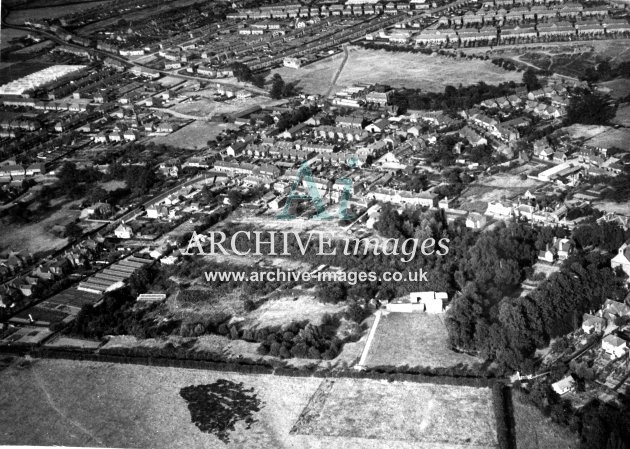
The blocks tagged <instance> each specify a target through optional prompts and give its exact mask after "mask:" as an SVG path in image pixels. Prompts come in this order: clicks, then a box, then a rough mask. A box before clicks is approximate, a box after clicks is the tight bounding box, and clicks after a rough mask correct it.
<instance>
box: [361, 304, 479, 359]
mask: <svg viewBox="0 0 630 449" xmlns="http://www.w3.org/2000/svg"><path fill="white" fill-rule="evenodd" d="M443 318H444V317H443V316H442V315H441V314H439V315H438V314H436V315H433V314H428V313H400V312H392V313H387V312H385V313H383V316H382V317H381V320H380V322H379V323H378V327H377V328H376V334H375V335H374V340H373V341H372V345H371V346H370V349H369V353H368V356H367V359H366V361H365V365H366V366H368V367H374V366H405V365H406V366H409V367H431V368H438V367H451V366H455V365H458V364H465V365H472V364H474V363H479V362H480V360H479V359H477V358H475V357H472V356H469V355H467V354H462V353H457V352H454V351H452V350H451V349H450V348H449V346H448V334H447V331H446V326H445V325H444V321H443Z"/></svg>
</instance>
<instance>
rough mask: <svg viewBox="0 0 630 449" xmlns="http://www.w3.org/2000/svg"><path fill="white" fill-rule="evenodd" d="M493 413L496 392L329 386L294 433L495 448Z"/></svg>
mask: <svg viewBox="0 0 630 449" xmlns="http://www.w3.org/2000/svg"><path fill="white" fill-rule="evenodd" d="M367 404H379V407H378V408H377V409H370V408H368V407H365V405H367ZM492 410H493V409H492V401H491V397H490V390H489V389H484V388H473V387H460V386H458V387H454V386H440V385H431V384H412V383H404V382H396V383H388V382H386V381H369V382H366V381H355V380H352V379H336V380H325V381H324V382H323V383H322V385H320V387H319V389H318V391H317V393H315V395H313V397H312V398H311V400H310V402H309V405H308V407H307V408H306V409H305V410H304V411H303V412H302V415H301V416H300V419H299V420H298V422H297V423H296V425H295V426H294V428H293V431H292V432H293V433H295V434H306V435H318V436H335V437H362V438H367V439H383V438H387V439H392V440H399V441H413V442H418V443H438V444H445V445H449V447H454V446H456V445H465V446H466V447H492V446H493V445H494V444H496V431H495V429H494V413H493V411H492ZM451 445H452V446H451Z"/></svg>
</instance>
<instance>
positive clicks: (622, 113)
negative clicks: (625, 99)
mask: <svg viewBox="0 0 630 449" xmlns="http://www.w3.org/2000/svg"><path fill="white" fill-rule="evenodd" d="M612 122H613V123H615V124H617V125H621V126H626V127H628V126H630V105H629V104H625V105H622V106H619V108H617V114H616V115H615V118H614V119H613V120H612Z"/></svg>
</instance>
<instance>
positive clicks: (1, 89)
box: [0, 65, 85, 95]
mask: <svg viewBox="0 0 630 449" xmlns="http://www.w3.org/2000/svg"><path fill="white" fill-rule="evenodd" d="M83 69H85V66H84V65H54V66H51V67H47V68H45V69H43V70H40V71H38V72H35V73H31V74H30V75H27V76H24V77H22V78H19V79H17V80H14V81H11V82H10V83H7V84H4V85H2V86H0V95H22V94H24V93H26V92H30V91H32V90H34V89H37V88H38V87H40V86H44V85H45V84H48V83H51V82H53V81H57V80H60V79H62V78H63V77H65V76H68V75H70V74H72V73H75V72H78V71H81V70H83Z"/></svg>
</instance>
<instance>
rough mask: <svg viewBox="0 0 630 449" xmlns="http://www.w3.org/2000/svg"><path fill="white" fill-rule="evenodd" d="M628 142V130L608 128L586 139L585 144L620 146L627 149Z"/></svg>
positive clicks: (603, 146)
mask: <svg viewBox="0 0 630 449" xmlns="http://www.w3.org/2000/svg"><path fill="white" fill-rule="evenodd" d="M629 142H630V130H628V129H612V128H609V129H607V130H606V131H605V132H603V133H601V134H598V135H597V136H595V137H593V138H591V139H588V140H587V141H586V142H585V144H586V145H591V146H593V147H595V148H612V147H616V148H620V149H623V150H625V149H627V148H628V143H629Z"/></svg>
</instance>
